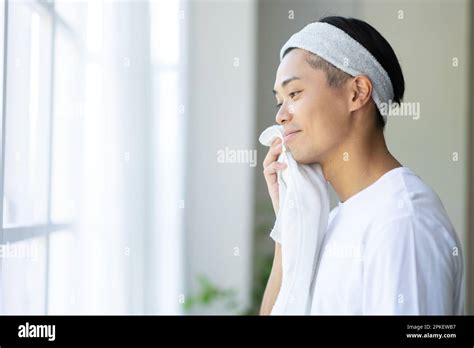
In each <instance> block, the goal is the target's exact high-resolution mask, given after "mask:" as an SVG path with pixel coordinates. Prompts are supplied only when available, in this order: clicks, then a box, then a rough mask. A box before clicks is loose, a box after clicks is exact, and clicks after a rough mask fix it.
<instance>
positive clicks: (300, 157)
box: [288, 147, 319, 164]
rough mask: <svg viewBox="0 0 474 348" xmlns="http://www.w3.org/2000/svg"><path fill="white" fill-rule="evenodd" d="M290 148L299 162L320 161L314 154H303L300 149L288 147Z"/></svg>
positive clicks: (311, 162)
mask: <svg viewBox="0 0 474 348" xmlns="http://www.w3.org/2000/svg"><path fill="white" fill-rule="evenodd" d="M288 149H289V150H290V152H291V155H292V156H293V158H294V160H295V161H296V162H298V163H299V164H314V163H318V162H319V161H318V160H317V159H315V158H314V157H313V156H306V155H304V154H302V153H301V152H300V151H298V150H296V149H291V148H290V147H288Z"/></svg>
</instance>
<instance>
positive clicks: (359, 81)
mask: <svg viewBox="0 0 474 348" xmlns="http://www.w3.org/2000/svg"><path fill="white" fill-rule="evenodd" d="M371 96H372V82H371V81H370V79H369V78H368V77H367V76H364V75H358V76H355V77H354V79H353V80H352V81H351V84H350V98H351V99H350V101H349V103H350V108H349V111H356V110H358V109H360V108H362V107H363V106H364V105H365V104H367V103H368V102H369V100H370V98H371Z"/></svg>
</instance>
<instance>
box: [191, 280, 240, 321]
mask: <svg viewBox="0 0 474 348" xmlns="http://www.w3.org/2000/svg"><path fill="white" fill-rule="evenodd" d="M198 283H199V285H200V291H199V292H198V293H197V294H196V295H194V296H187V297H186V300H185V302H184V310H185V311H186V312H189V311H190V310H191V309H192V308H195V307H198V306H210V305H211V304H212V303H215V302H217V301H219V300H221V301H224V303H225V306H226V308H227V309H229V310H235V309H236V308H237V300H236V296H237V291H236V290H235V289H222V288H219V287H217V286H216V285H214V284H213V283H212V282H211V281H210V280H209V278H208V277H207V276H205V275H203V274H200V275H199V276H198Z"/></svg>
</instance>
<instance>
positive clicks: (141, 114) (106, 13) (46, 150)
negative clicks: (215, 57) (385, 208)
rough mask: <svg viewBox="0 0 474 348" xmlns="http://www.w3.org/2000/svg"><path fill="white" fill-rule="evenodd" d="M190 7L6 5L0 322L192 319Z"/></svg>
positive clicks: (13, 1)
mask: <svg viewBox="0 0 474 348" xmlns="http://www.w3.org/2000/svg"><path fill="white" fill-rule="evenodd" d="M180 5H181V2H179V1H177V0H176V1H171V0H170V1H149V2H148V1H101V0H91V1H50V0H48V1H47V0H21V1H20V0H8V1H6V3H5V9H6V11H7V13H8V16H5V27H6V28H7V29H8V30H7V31H6V32H5V33H3V28H1V30H2V32H0V33H3V35H1V39H2V40H3V39H4V38H5V39H6V45H5V48H6V50H5V52H4V54H5V57H6V59H5V62H1V63H2V64H1V66H2V67H3V68H4V71H6V79H5V84H4V85H3V84H2V85H1V87H2V89H4V90H5V91H6V93H5V95H6V98H4V100H1V101H2V103H1V105H2V106H3V108H4V110H5V113H4V115H3V120H4V123H2V125H3V126H4V128H3V131H2V133H0V134H2V135H1V136H2V139H0V140H2V141H3V143H4V144H5V146H4V149H3V151H1V153H0V154H1V159H2V162H1V163H3V166H2V171H1V173H2V176H1V177H0V194H3V206H2V205H0V207H2V208H1V210H0V217H2V218H3V221H2V222H1V224H2V240H1V242H2V250H1V252H2V253H3V255H2V257H0V262H2V265H1V266H2V267H1V272H0V296H1V305H2V307H1V308H0V309H1V313H4V314H85V313H86V314H120V313H180V312H181V311H182V303H181V302H180V298H181V297H182V296H181V295H182V294H183V293H184V290H183V289H182V286H183V282H182V279H183V277H184V272H183V269H182V267H183V262H182V249H183V240H182V228H183V224H182V219H183V214H182V211H183V209H181V208H182V207H181V202H184V201H183V199H184V197H183V185H184V183H183V181H184V177H183V175H184V166H183V164H184V156H183V151H184V149H183V147H182V146H183V144H184V143H183V141H182V139H181V138H180V137H179V134H181V132H182V131H183V127H184V102H183V101H182V99H183V95H182V94H181V92H180V91H181V90H182V89H183V88H180V84H181V83H182V79H183V75H182V72H183V69H182V68H183V64H184V62H183V60H182V58H181V57H182V50H181V49H182V46H183V42H182V35H183V34H184V32H185V31H184V30H183V25H180V24H182V23H180V21H183V20H184V12H182V7H180ZM0 14H2V12H0ZM2 47H3V46H2ZM2 57H3V55H2ZM2 81H3V80H2ZM2 141H0V144H2ZM170 158H178V159H179V160H174V161H170V160H169V159H170ZM169 163H173V165H170V164H169ZM2 185H3V186H2ZM170 199H173V200H174V201H175V204H174V205H170V204H169V201H170ZM180 207H181V208H180ZM183 207H184V206H183Z"/></svg>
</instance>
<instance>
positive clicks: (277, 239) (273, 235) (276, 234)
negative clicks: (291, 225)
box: [270, 224, 281, 244]
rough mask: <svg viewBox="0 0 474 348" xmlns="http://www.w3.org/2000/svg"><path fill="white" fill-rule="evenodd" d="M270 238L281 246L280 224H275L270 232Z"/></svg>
mask: <svg viewBox="0 0 474 348" xmlns="http://www.w3.org/2000/svg"><path fill="white" fill-rule="evenodd" d="M270 237H271V238H272V239H273V240H274V241H275V242H277V243H280V244H281V231H280V228H279V225H278V224H275V225H274V226H273V228H272V230H271V232H270Z"/></svg>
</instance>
